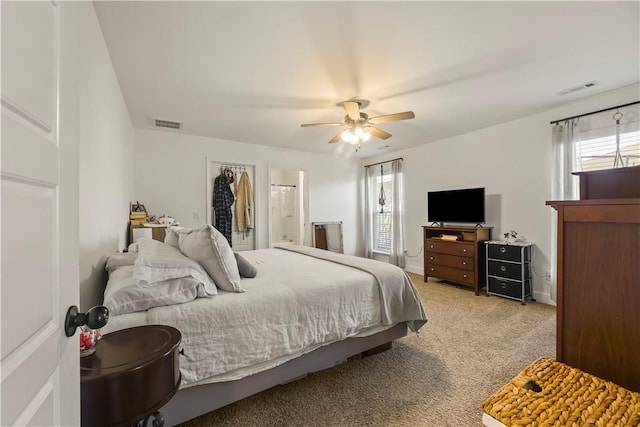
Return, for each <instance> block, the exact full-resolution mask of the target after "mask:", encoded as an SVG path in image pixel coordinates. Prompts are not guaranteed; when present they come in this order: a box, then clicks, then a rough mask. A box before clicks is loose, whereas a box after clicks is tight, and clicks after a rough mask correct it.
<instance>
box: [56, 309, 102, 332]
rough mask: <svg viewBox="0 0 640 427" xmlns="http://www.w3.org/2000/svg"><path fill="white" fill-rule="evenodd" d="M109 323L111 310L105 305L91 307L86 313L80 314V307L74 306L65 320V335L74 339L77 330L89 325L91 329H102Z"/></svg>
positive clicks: (68, 311)
mask: <svg viewBox="0 0 640 427" xmlns="http://www.w3.org/2000/svg"><path fill="white" fill-rule="evenodd" d="M108 321H109V309H108V308H107V307H105V306H103V305H96V306H95V307H91V308H90V309H89V311H87V312H86V313H79V312H78V307H77V306H75V305H72V306H71V307H69V310H67V315H66V316H65V318H64V333H65V335H66V336H68V337H72V336H73V334H75V333H76V328H78V327H80V326H82V325H87V326H88V327H90V328H91V329H100V328H102V327H103V326H104V325H106V324H107V322H108Z"/></svg>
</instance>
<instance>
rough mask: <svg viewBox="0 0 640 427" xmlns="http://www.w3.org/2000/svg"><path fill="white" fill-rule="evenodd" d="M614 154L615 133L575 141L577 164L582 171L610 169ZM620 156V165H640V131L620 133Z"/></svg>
mask: <svg viewBox="0 0 640 427" xmlns="http://www.w3.org/2000/svg"><path fill="white" fill-rule="evenodd" d="M614 132H615V130H614ZM583 137H584V136H583ZM587 137H588V135H587ZM615 155H616V135H615V133H614V134H613V135H607V136H604V137H600V138H591V139H585V140H582V141H578V142H577V149H576V156H577V164H578V166H579V167H580V170H582V171H592V170H598V169H610V168H612V167H613V162H614V159H615ZM620 156H621V158H622V163H621V164H620V165H619V166H621V167H622V166H637V165H640V131H632V132H626V133H620Z"/></svg>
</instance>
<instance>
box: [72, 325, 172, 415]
mask: <svg viewBox="0 0 640 427" xmlns="http://www.w3.org/2000/svg"><path fill="white" fill-rule="evenodd" d="M181 339H182V337H181V335H180V331H178V330H177V329H176V328H173V327H171V326H164V325H149V326H138V327H135V328H128V329H123V330H120V331H115V332H111V333H108V334H105V335H104V336H103V337H102V339H101V340H100V341H98V344H97V346H96V352H95V353H94V354H92V355H90V356H86V357H83V358H81V359H80V389H81V393H80V394H81V404H82V425H83V426H92V427H93V426H96V427H98V426H126V425H129V426H130V425H133V424H136V423H138V422H139V421H141V420H145V419H148V418H150V417H154V418H155V423H154V424H155V425H163V420H162V416H161V415H160V414H159V413H158V410H159V409H160V408H161V407H162V406H163V405H164V404H165V403H167V402H168V401H169V399H171V398H172V397H173V395H174V394H175V393H176V391H177V390H178V388H179V387H180V379H181V377H180V359H179V345H180V341H181ZM145 425H146V421H145Z"/></svg>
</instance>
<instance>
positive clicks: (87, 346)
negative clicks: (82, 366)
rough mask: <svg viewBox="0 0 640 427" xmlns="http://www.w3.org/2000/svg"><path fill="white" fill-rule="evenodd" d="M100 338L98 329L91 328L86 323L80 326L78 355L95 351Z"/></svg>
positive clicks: (83, 355) (90, 353)
mask: <svg viewBox="0 0 640 427" xmlns="http://www.w3.org/2000/svg"><path fill="white" fill-rule="evenodd" d="M101 338H102V333H100V329H91V328H90V327H88V326H87V325H84V326H82V327H81V328H80V357H85V356H90V355H92V354H93V353H95V352H96V345H97V344H98V341H99V340H100V339H101Z"/></svg>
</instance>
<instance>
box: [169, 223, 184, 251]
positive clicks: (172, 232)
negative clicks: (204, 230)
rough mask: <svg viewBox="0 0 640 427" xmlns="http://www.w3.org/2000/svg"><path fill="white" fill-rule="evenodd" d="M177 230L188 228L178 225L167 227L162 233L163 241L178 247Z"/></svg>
mask: <svg viewBox="0 0 640 427" xmlns="http://www.w3.org/2000/svg"><path fill="white" fill-rule="evenodd" d="M178 230H188V228H186V227H179V226H172V227H167V229H166V232H165V235H164V242H165V243H166V244H167V245H170V246H173V247H174V248H178V249H180V245H179V244H178V232H177V231H178Z"/></svg>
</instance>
